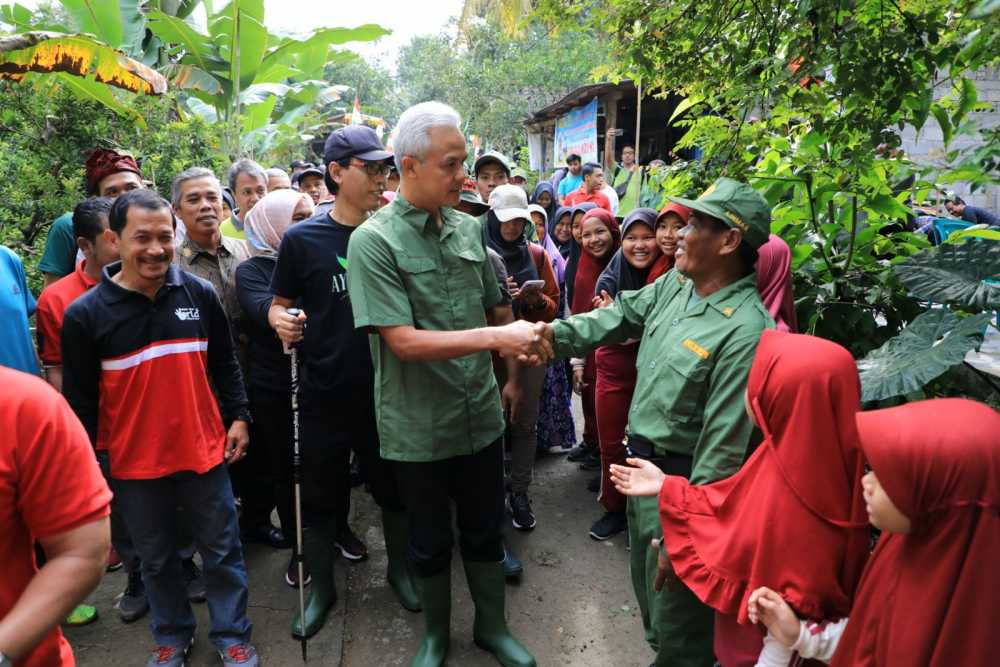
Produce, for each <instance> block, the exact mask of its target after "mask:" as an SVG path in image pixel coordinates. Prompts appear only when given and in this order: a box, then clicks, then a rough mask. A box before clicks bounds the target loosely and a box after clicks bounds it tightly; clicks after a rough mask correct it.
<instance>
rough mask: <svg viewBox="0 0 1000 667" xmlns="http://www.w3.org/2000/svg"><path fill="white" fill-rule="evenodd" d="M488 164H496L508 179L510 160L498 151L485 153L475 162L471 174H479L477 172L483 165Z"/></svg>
mask: <svg viewBox="0 0 1000 667" xmlns="http://www.w3.org/2000/svg"><path fill="white" fill-rule="evenodd" d="M490 162H496V163H497V164H499V165H500V166H501V167H503V170H504V171H506V172H507V176H508V177H510V160H508V159H507V156H506V155H504V154H503V153H500V152H498V151H486V152H485V153H483V154H482V155H480V156H479V158H478V159H477V160H476V164H475V165H474V166H473V167H472V173H473V174H475V175H478V174H479V170H480V169H482V167H483V165H484V164H489V163H490Z"/></svg>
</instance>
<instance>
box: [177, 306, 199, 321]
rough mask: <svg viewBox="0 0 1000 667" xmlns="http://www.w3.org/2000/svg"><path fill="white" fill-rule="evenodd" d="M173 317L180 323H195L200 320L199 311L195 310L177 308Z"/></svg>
mask: <svg viewBox="0 0 1000 667" xmlns="http://www.w3.org/2000/svg"><path fill="white" fill-rule="evenodd" d="M174 315H175V316H176V317H177V319H179V320H180V321H181V322H195V321H198V320H200V319H201V311H199V310H198V309H197V308H177V309H175V310H174Z"/></svg>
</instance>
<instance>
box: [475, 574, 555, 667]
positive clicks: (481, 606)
mask: <svg viewBox="0 0 1000 667" xmlns="http://www.w3.org/2000/svg"><path fill="white" fill-rule="evenodd" d="M465 577H466V579H467V580H468V581H469V592H470V593H471V594H472V601H473V602H474V603H475V605H476V621H475V624H474V625H473V631H472V638H473V640H474V641H475V642H476V646H478V647H479V648H481V649H483V650H484V651H489V652H490V653H492V654H493V656H494V657H495V658H496V659H497V660H499V661H500V664H502V665H503V666H504V667H536V666H537V664H538V663H536V662H535V658H534V657H533V656H532V655H531V654H530V653H528V649H526V648H524V645H523V644H521V642H519V641H517V640H516V639H514V637H513V636H512V635H511V634H510V629H509V628H508V627H507V620H506V619H505V618H504V596H505V589H504V578H503V568H502V566H501V565H500V563H476V562H473V561H468V560H467V561H465Z"/></svg>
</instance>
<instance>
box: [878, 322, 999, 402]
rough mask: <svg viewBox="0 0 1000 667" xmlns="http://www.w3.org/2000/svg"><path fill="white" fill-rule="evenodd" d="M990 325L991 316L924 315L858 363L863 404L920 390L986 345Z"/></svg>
mask: <svg viewBox="0 0 1000 667" xmlns="http://www.w3.org/2000/svg"><path fill="white" fill-rule="evenodd" d="M989 321H990V315H989V314H988V313H982V314H980V315H973V316H971V317H966V318H962V319H959V318H958V317H957V316H956V315H955V314H954V313H952V312H950V311H948V310H946V309H944V308H935V309H933V310H928V311H926V312H924V313H922V314H921V315H919V316H918V317H917V318H916V319H914V320H913V321H912V322H910V323H909V324H908V325H907V326H906V328H905V329H903V331H902V333H901V334H900V335H899V336H897V337H895V338H893V339H891V340H889V341H888V342H886V343H885V344H884V345H883V346H882V347H880V348H878V349H877V350H873V351H872V352H869V353H868V355H866V356H865V358H864V359H860V360H859V361H858V371H859V373H860V375H861V400H862V401H865V402H867V401H881V400H885V399H888V398H894V397H896V396H904V395H906V394H910V393H913V392H916V391H918V390H920V389H921V388H922V387H923V386H924V385H926V384H927V383H928V382H930V381H931V380H933V379H935V378H937V377H938V376H940V375H942V374H943V373H944V372H945V371H947V370H948V369H950V368H951V367H952V366H954V365H955V364H958V363H961V361H962V360H963V359H964V358H965V355H966V354H967V353H968V352H969V350H971V349H973V348H974V347H976V346H977V345H979V344H980V343H982V341H983V332H984V331H985V330H986V327H987V325H988V324H989Z"/></svg>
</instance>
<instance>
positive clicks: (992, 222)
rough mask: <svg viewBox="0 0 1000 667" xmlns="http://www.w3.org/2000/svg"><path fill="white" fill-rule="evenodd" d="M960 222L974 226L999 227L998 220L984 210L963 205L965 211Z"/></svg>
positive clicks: (999, 221)
mask: <svg viewBox="0 0 1000 667" xmlns="http://www.w3.org/2000/svg"><path fill="white" fill-rule="evenodd" d="M962 220H965V221H966V222H971V223H972V224H974V225H989V226H990V227H998V226H1000V219H997V216H995V215H993V214H992V213H990V212H989V211H987V210H986V209H985V208H979V207H978V206H969V205H968V204H966V205H965V210H963V211H962Z"/></svg>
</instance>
